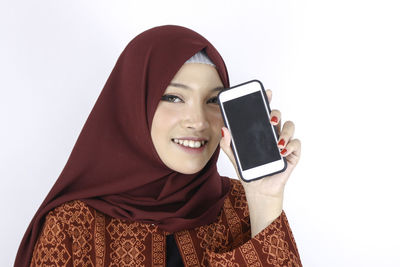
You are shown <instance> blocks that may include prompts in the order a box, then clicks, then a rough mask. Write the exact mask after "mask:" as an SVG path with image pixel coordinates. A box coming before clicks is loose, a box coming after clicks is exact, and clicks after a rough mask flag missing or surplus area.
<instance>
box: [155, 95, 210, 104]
mask: <svg viewBox="0 0 400 267" xmlns="http://www.w3.org/2000/svg"><path fill="white" fill-rule="evenodd" d="M161 100H162V101H167V102H171V103H180V102H184V101H183V100H182V99H181V98H180V97H179V96H176V95H172V94H165V95H163V96H162V97H161ZM207 103H211V104H218V97H217V96H214V97H211V98H210V99H209V100H207Z"/></svg>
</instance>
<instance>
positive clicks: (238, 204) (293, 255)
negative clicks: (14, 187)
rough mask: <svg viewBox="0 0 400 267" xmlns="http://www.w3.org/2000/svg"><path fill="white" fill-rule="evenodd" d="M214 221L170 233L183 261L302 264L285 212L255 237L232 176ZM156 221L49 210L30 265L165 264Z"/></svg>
mask: <svg viewBox="0 0 400 267" xmlns="http://www.w3.org/2000/svg"><path fill="white" fill-rule="evenodd" d="M231 183H232V187H231V192H230V195H229V196H228V197H227V198H226V199H225V203H224V206H223V208H222V210H221V212H220V214H219V216H218V218H217V220H216V221H215V222H214V223H212V224H209V225H204V226H200V227H196V228H194V229H188V230H183V231H180V232H176V233H174V237H175V240H176V243H177V246H178V248H179V251H180V254H181V257H182V260H183V262H184V264H185V266H221V267H225V266H237V267H239V266H290V267H295V266H301V262H300V256H299V254H298V251H297V247H296V243H295V240H294V237H293V234H292V232H291V230H290V227H289V223H288V221H287V218H286V215H285V213H284V212H282V214H281V215H280V216H279V217H278V218H277V219H276V220H275V221H274V222H273V223H272V224H271V225H269V226H268V227H267V228H266V229H264V230H263V231H261V232H260V233H259V234H257V235H256V236H255V237H254V238H251V235H250V221H249V211H248V207H247V202H246V197H245V194H244V190H243V187H242V185H241V183H240V181H238V180H233V179H232V180H231ZM167 234H170V233H168V232H165V231H163V230H161V229H159V227H158V226H156V225H151V224H145V223H140V222H129V221H124V220H120V219H115V218H112V217H110V216H107V215H105V214H103V213H101V212H99V211H97V210H95V209H93V208H91V207H89V206H87V205H86V204H85V203H84V202H82V201H79V200H75V201H71V202H67V203H65V204H63V205H61V206H59V207H57V208H56V209H54V210H52V211H51V212H49V213H48V214H47V216H46V221H45V224H44V226H43V228H42V231H41V234H40V237H39V239H38V240H37V242H36V245H35V249H34V252H33V256H32V261H31V266H95V267H102V266H107V267H108V266H118V267H122V266H155V267H162V266H165V265H166V260H165V259H166V255H165V253H166V235H167Z"/></svg>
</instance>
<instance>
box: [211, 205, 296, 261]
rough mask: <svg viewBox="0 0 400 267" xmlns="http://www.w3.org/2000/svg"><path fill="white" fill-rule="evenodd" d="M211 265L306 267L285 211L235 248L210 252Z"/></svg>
mask: <svg viewBox="0 0 400 267" xmlns="http://www.w3.org/2000/svg"><path fill="white" fill-rule="evenodd" d="M206 254H207V255H206V257H207V260H208V262H209V264H210V266H274V267H277V266H293V267H295V266H302V264H301V262H300V255H299V253H298V251H297V246H296V243H295V241H294V238H293V234H292V231H291V229H290V227H289V223H288V221H287V218H286V215H285V212H282V213H281V215H280V216H279V217H278V218H276V219H275V220H274V221H273V222H272V223H271V224H270V225H269V226H268V227H266V228H265V229H264V230H262V231H261V232H260V233H258V234H257V235H256V236H255V237H253V238H251V239H249V240H248V241H246V242H245V243H243V244H242V245H239V246H238V247H236V248H234V249H233V250H231V251H227V252H223V253H216V252H213V251H207V253H206Z"/></svg>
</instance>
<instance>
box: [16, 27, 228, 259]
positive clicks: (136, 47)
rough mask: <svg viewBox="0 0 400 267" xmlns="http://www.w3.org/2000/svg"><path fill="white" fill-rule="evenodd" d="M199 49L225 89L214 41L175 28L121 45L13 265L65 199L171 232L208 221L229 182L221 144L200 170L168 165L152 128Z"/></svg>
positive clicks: (154, 31) (224, 71)
mask: <svg viewBox="0 0 400 267" xmlns="http://www.w3.org/2000/svg"><path fill="white" fill-rule="evenodd" d="M202 49H205V51H206V53H207V55H208V56H209V58H210V59H211V60H212V61H213V63H214V64H215V65H216V66H217V71H218V74H219V76H220V78H221V80H222V83H223V85H224V86H225V87H229V78H228V73H227V69H226V66H225V63H224V61H223V59H222V57H221V56H220V55H219V53H218V51H217V50H216V49H215V48H214V46H213V45H212V44H211V43H210V42H208V41H207V40H206V39H205V38H204V37H202V36H201V35H199V34H198V33H196V32H194V31H192V30H190V29H188V28H185V27H181V26H174V25H166V26H159V27H154V28H152V29H149V30H147V31H145V32H143V33H141V34H139V35H138V36H136V37H135V38H134V39H133V40H132V41H131V42H129V44H128V45H127V46H126V48H125V49H124V51H123V52H122V54H121V55H120V57H119V58H118V61H117V63H116V64H115V67H114V69H113V70H112V72H111V75H110V77H109V78H108V80H107V82H106V84H105V86H104V88H103V90H102V91H101V93H100V96H99V97H98V99H97V101H96V103H95V105H94V107H93V109H92V111H91V113H90V114H89V116H88V118H87V120H86V122H85V125H84V127H83V129H82V131H81V133H80V135H79V137H78V139H77V142H76V143H75V146H74V148H73V150H72V152H71V155H70V156H69V158H68V161H67V163H66V165H65V167H64V169H63V170H62V172H61V174H60V176H59V178H58V180H57V181H56V183H55V184H54V186H53V188H52V189H51V191H50V192H49V194H48V195H47V197H46V199H45V200H44V201H43V203H42V205H41V206H40V207H39V210H38V211H37V212H36V214H35V216H34V217H33V219H32V221H31V223H30V225H29V227H28V229H27V231H26V233H25V235H24V237H23V240H22V242H21V245H20V247H19V250H18V253H17V257H16V261H15V266H18V267H20V266H28V265H29V264H30V260H31V257H32V252H33V247H34V245H35V243H36V240H37V238H38V235H39V233H40V230H41V227H42V225H43V223H44V220H45V216H46V214H47V213H48V212H49V211H50V210H52V209H54V208H55V207H57V206H60V205H61V204H63V203H65V202H67V201H71V200H76V199H79V200H82V201H84V202H85V203H87V204H88V205H89V206H91V207H93V208H95V209H97V210H99V211H101V212H103V213H105V214H107V215H109V216H112V217H115V218H119V219H124V220H128V221H140V222H146V223H154V224H157V225H158V226H159V227H160V228H161V229H164V230H166V231H169V232H175V231H179V230H183V229H190V228H193V227H196V226H200V225H204V224H208V223H211V222H213V221H214V220H215V219H216V217H217V216H218V213H219V212H220V210H221V207H222V205H223V202H224V199H225V197H226V196H227V194H228V192H229V187H230V183H229V180H228V179H227V178H225V177H221V176H220V175H219V174H218V172H217V167H216V162H217V158H218V154H219V149H218V148H217V150H216V151H215V153H214V155H213V156H212V158H211V159H210V161H209V162H208V163H207V165H206V166H205V167H204V169H203V170H201V171H200V172H198V173H195V174H192V175H186V174H181V173H177V172H175V171H174V170H171V169H169V168H168V167H166V166H165V165H164V164H163V162H162V161H161V160H160V158H159V156H158V154H157V152H156V150H155V148H154V146H153V143H152V140H151V136H150V129H151V123H152V120H153V116H154V113H155V110H156V108H157V105H158V103H159V101H160V99H161V96H162V95H163V93H164V91H165V89H166V87H167V85H168V84H169V83H170V81H171V80H172V78H173V77H174V75H175V74H176V72H177V71H178V70H179V69H180V67H181V66H182V65H183V64H184V63H185V61H186V60H187V59H189V58H190V57H191V56H193V55H194V54H195V53H196V52H198V51H200V50H202Z"/></svg>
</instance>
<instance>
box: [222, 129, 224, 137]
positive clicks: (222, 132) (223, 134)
mask: <svg viewBox="0 0 400 267" xmlns="http://www.w3.org/2000/svg"><path fill="white" fill-rule="evenodd" d="M221 135H222V137H224V131H223V130H222V129H221Z"/></svg>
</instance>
